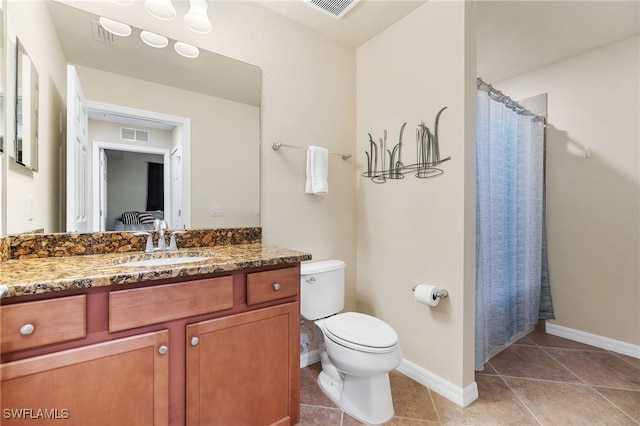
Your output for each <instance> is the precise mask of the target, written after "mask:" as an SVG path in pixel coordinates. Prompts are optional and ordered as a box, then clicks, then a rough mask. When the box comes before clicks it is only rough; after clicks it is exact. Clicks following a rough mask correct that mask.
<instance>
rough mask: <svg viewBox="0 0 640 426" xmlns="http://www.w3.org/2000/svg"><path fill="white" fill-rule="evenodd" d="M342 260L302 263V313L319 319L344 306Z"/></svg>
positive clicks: (303, 315)
mask: <svg viewBox="0 0 640 426" xmlns="http://www.w3.org/2000/svg"><path fill="white" fill-rule="evenodd" d="M345 267H346V264H345V263H344V262H343V261H341V260H321V261H318V262H306V263H303V264H301V265H300V314H301V315H302V317H303V318H305V319H308V320H317V319H320V318H325V317H328V316H330V315H333V314H337V313H338V312H340V311H341V310H342V309H343V308H344V268H345Z"/></svg>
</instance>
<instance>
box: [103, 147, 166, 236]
mask: <svg viewBox="0 0 640 426" xmlns="http://www.w3.org/2000/svg"><path fill="white" fill-rule="evenodd" d="M105 149H108V150H111V151H125V152H138V153H142V154H159V155H162V156H163V165H162V166H163V169H164V177H163V180H164V182H163V183H162V186H163V187H164V211H165V220H166V222H167V224H168V225H169V226H170V227H171V226H173V224H172V223H170V218H168V217H167V211H171V208H172V207H173V204H172V203H174V200H173V199H172V197H171V180H170V173H171V167H170V164H169V161H170V159H171V155H170V153H171V152H170V150H168V149H166V148H155V147H151V146H148V147H147V146H139V145H127V144H122V143H113V142H100V141H93V149H92V157H91V164H92V175H93V176H92V179H91V182H92V196H93V203H92V207H91V210H92V212H91V214H92V218H93V221H92V224H91V228H92V229H93V231H94V232H97V231H100V229H99V228H100V222H101V221H100V204H101V203H100V181H101V176H102V170H101V169H102V165H101V163H100V152H101V151H104V150H105Z"/></svg>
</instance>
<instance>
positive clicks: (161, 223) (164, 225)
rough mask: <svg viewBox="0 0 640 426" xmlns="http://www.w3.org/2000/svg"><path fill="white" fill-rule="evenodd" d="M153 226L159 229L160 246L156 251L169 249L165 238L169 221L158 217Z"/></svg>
mask: <svg viewBox="0 0 640 426" xmlns="http://www.w3.org/2000/svg"><path fill="white" fill-rule="evenodd" d="M153 228H154V229H155V230H156V231H158V247H156V249H155V250H154V251H164V250H166V249H167V242H166V241H165V239H164V231H165V230H166V229H167V222H165V221H164V220H160V219H156V220H154V221H153Z"/></svg>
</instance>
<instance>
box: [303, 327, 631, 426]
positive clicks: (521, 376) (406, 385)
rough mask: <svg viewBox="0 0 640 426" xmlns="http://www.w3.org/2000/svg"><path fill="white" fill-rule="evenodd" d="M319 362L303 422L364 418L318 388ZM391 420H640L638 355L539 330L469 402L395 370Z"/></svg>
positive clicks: (494, 362) (306, 390)
mask: <svg viewBox="0 0 640 426" xmlns="http://www.w3.org/2000/svg"><path fill="white" fill-rule="evenodd" d="M320 369H321V367H320V364H319V363H318V364H313V365H310V366H308V367H305V368H303V369H302V370H301V381H302V383H301V410H300V413H301V415H300V426H311V425H319V426H341V425H342V426H349V425H360V424H361V423H360V422H358V421H356V420H355V419H353V418H352V417H350V416H349V415H347V414H344V413H343V412H342V411H341V410H340V409H339V408H337V407H336V406H335V405H334V404H333V403H332V402H331V401H330V400H329V399H328V398H327V397H326V396H325V395H324V394H323V393H322V391H321V390H320V389H319V388H318V385H317V383H316V379H317V377H318V374H319V372H320ZM390 377H391V391H392V393H393V403H394V408H395V417H394V418H393V419H391V420H390V421H389V422H388V423H386V425H407V426H419V425H438V424H441V425H561V426H564V425H635V426H638V425H640V359H636V358H632V357H628V356H625V355H618V354H615V353H613V352H609V351H606V350H602V349H599V348H594V347H593V346H588V345H584V344H581V343H577V342H573V341H571V340H566V339H563V338H560V337H556V336H552V335H550V334H545V333H544V332H540V331H533V332H532V333H530V334H528V335H527V336H525V337H523V338H522V339H520V340H518V341H517V342H516V343H514V344H513V345H511V346H510V347H508V348H507V349H505V350H504V351H502V352H501V353H499V354H498V355H496V356H495V357H494V358H492V359H491V360H490V361H489V363H488V364H487V366H486V368H485V370H484V371H482V372H478V373H477V374H476V382H477V383H478V392H479V395H480V396H479V398H478V399H477V400H476V401H474V402H473V403H472V404H470V405H469V406H468V407H466V408H462V407H459V406H458V405H456V404H454V403H452V402H451V401H449V400H448V399H446V398H444V397H442V396H440V395H438V394H437V393H435V392H432V391H430V390H429V389H427V388H425V387H423V386H422V385H420V384H418V383H416V382H415V381H413V380H412V379H410V378H408V377H407V376H405V375H403V374H401V373H398V372H397V371H394V372H392V373H391V375H390Z"/></svg>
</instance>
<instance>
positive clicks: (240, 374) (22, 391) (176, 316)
mask: <svg viewBox="0 0 640 426" xmlns="http://www.w3.org/2000/svg"><path fill="white" fill-rule="evenodd" d="M299 276H300V268H299V266H298V265H297V264H296V265H294V266H291V265H288V267H284V268H279V269H269V270H261V271H257V272H253V271H252V270H249V271H245V272H242V271H240V272H235V273H233V274H231V275H224V276H214V277H208V278H198V277H194V279H192V280H184V279H183V281H181V282H177V283H176V282H167V281H165V282H164V283H162V284H159V285H144V284H143V283H141V285H142V286H141V287H139V288H127V289H117V288H114V287H106V288H101V289H96V291H95V292H88V293H87V294H83V295H73V296H61V297H60V296H58V297H55V298H52V299H47V300H45V301H44V302H49V304H48V305H43V306H52V307H55V308H56V309H58V312H59V311H60V307H69V309H71V310H70V311H69V312H67V313H66V314H65V315H64V316H63V318H64V324H65V326H64V327H63V329H64V330H65V333H63V334H61V335H60V336H59V337H57V339H58V342H59V343H54V344H49V346H44V347H43V348H38V347H35V348H34V346H35V345H37V343H36V344H34V343H28V344H25V343H24V342H22V341H21V339H20V338H18V337H16V336H15V333H13V331H11V330H12V329H13V328H15V327H16V326H19V325H20V322H21V321H23V319H25V320H26V319H28V317H29V316H30V315H33V313H37V312H38V310H37V309H33V307H34V306H36V305H33V304H41V303H42V302H43V301H35V302H29V301H27V302H21V303H16V304H9V305H3V306H1V307H0V313H1V314H2V315H3V316H2V318H5V317H6V318H12V321H13V322H12V324H13V325H12V326H11V329H8V330H9V334H10V336H9V337H8V340H7V342H4V341H3V345H5V344H6V345H13V346H3V350H2V353H3V360H5V361H7V360H8V362H4V363H3V364H0V381H1V383H0V386H1V388H0V408H1V410H0V415H1V416H2V419H1V420H0V423H2V424H3V425H5V424H6V425H12V424H48V422H47V421H45V422H43V419H46V418H48V419H50V421H51V420H53V421H54V422H56V423H61V424H62V423H64V424H65V425H66V424H69V425H76V424H77V425H91V424H96V425H136V426H137V425H167V424H171V425H178V426H180V425H184V424H188V425H192V426H193V425H223V426H229V425H255V426H262V425H294V424H296V423H297V422H298V421H299V409H300V395H299V393H300V386H299V385H300V383H299V381H300V376H299V375H300V355H299V334H300V333H299V323H300V314H299V304H298V302H299ZM85 297H86V301H85ZM70 300H71V302H69V301H70ZM54 301H55V303H53V302H54ZM79 307H81V309H80V308H79ZM21 308H24V309H21ZM27 308H28V309H27ZM70 312H73V313H70ZM40 314H41V315H42V313H40ZM43 318H50V316H49V317H47V316H46V315H45V316H44V317H43ZM50 321H52V323H55V318H53V319H50ZM85 321H86V323H85ZM41 323H42V321H40V323H38V324H41ZM49 326H51V325H49ZM36 329H37V330H42V327H39V328H36ZM69 329H73V330H74V331H73V333H69V331H68V330H69ZM76 330H77V331H76ZM2 331H3V333H4V332H5V329H4V328H3V330H2ZM85 333H86V335H85ZM34 334H35V333H34ZM83 336H84V337H83ZM36 337H37V338H38V339H42V338H43V337H42V336H36ZM74 337H75V338H76V340H75V341H71V342H69V341H68V339H71V338H74ZM16 341H17V342H18V343H17V345H18V346H15V345H16ZM33 341H34V342H38V340H33ZM44 341H45V342H48V341H47V340H46V339H45V340H44ZM25 345H26V346H25ZM5 347H9V348H12V347H17V348H25V347H26V348H28V349H25V350H22V351H18V352H17V354H18V356H14V355H12V354H11V353H9V355H8V356H6V354H7V352H8V351H6V350H5ZM7 410H8V411H7ZM12 410H13V411H12ZM44 416H49V417H44ZM17 417H22V419H18V418H17Z"/></svg>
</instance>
